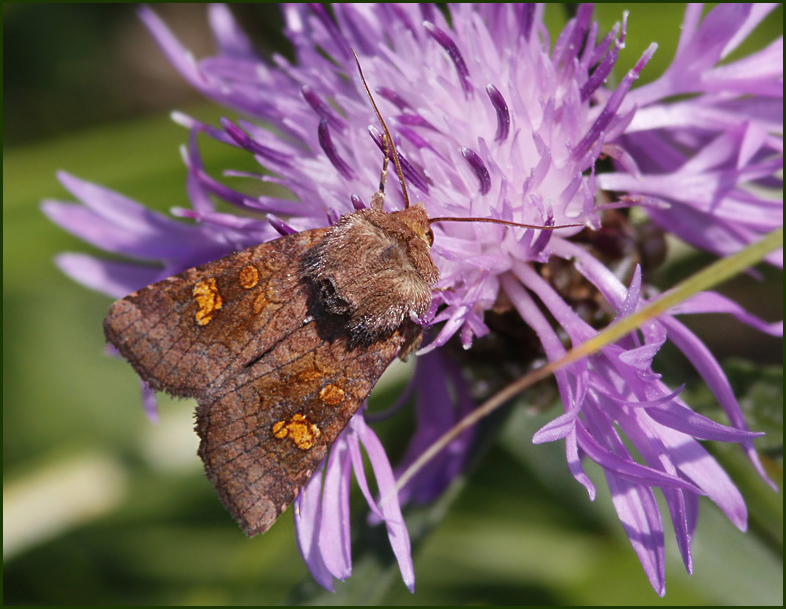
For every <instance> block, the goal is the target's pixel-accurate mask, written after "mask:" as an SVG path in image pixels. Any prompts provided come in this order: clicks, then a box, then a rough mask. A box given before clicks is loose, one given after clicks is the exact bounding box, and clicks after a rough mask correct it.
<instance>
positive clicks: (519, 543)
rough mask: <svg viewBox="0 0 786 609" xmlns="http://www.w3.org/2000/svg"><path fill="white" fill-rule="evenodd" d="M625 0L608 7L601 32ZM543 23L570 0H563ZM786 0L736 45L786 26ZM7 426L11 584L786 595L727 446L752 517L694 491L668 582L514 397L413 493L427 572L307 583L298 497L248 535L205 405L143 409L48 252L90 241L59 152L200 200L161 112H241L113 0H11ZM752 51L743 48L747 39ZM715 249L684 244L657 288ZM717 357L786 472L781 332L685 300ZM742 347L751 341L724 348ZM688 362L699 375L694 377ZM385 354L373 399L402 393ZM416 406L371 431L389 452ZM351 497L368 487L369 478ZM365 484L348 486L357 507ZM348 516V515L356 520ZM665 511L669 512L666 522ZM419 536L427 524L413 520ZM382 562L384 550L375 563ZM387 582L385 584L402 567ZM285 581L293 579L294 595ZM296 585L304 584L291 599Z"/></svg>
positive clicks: (648, 37)
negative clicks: (82, 1)
mask: <svg viewBox="0 0 786 609" xmlns="http://www.w3.org/2000/svg"><path fill="white" fill-rule="evenodd" d="M626 8H627V6H626V5H619V4H616V5H614V4H608V5H601V6H599V7H598V9H597V18H598V19H599V20H600V21H601V26H602V27H601V29H602V30H604V31H605V30H607V29H608V28H609V27H610V26H611V24H612V23H613V22H614V21H615V20H618V19H619V18H620V17H621V13H622V11H623V10H625V9H626ZM155 10H156V11H157V12H159V14H161V15H162V16H163V17H164V18H165V20H166V21H167V23H168V24H169V25H170V27H172V28H173V29H174V30H175V32H176V33H177V34H178V36H180V37H181V40H183V41H184V42H185V44H186V46H188V47H189V48H191V49H192V50H193V51H194V52H195V53H196V55H197V56H203V55H205V54H207V53H209V52H210V50H211V47H210V34H209V32H208V30H207V23H206V17H205V10H206V9H205V7H204V6H201V5H156V7H155ZM682 10H683V7H682V5H632V8H631V12H632V14H631V18H630V21H629V30H628V39H627V45H626V49H625V50H624V52H623V53H622V57H621V66H620V67H621V69H627V68H628V67H630V66H631V65H632V64H633V63H634V62H635V60H636V59H637V58H638V57H639V54H640V53H641V51H642V50H643V49H644V48H645V47H646V46H647V45H648V44H649V43H650V42H651V41H653V40H654V41H657V42H658V43H659V44H660V48H659V50H658V52H657V54H656V56H655V58H654V60H653V61H652V63H651V64H650V65H649V66H648V68H647V71H646V73H645V78H644V80H645V81H646V80H649V79H651V78H652V77H653V76H654V75H657V74H659V73H660V72H662V70H663V69H664V67H665V66H666V65H667V63H668V61H669V59H670V58H671V57H672V55H673V51H674V48H675V45H676V40H677V35H678V28H679V23H680V20H681V16H682ZM233 11H235V14H236V15H237V16H238V17H239V19H240V20H241V23H242V24H243V25H244V27H245V28H246V29H247V31H249V33H250V34H251V35H252V37H253V38H254V40H255V41H256V42H257V43H258V48H259V49H260V51H261V52H263V53H270V52H272V51H273V50H277V51H279V52H283V53H285V54H288V53H290V50H289V48H288V47H287V43H286V41H285V40H284V38H283V37H282V35H281V23H282V21H281V18H280V16H279V13H278V8H277V7H275V6H273V5H264V6H259V5H257V6H252V5H243V6H239V7H236V8H233ZM547 13H548V23H549V24H550V25H553V26H554V27H553V28H552V31H556V30H555V29H554V28H558V27H560V25H561V24H562V23H564V20H565V13H564V11H562V10H561V9H560V8H559V7H556V6H555V7H549V9H548V10H547ZM782 23H783V22H782V9H778V10H777V11H776V12H775V13H773V14H772V15H771V16H770V18H769V19H768V21H767V23H766V24H765V25H764V26H761V27H760V28H759V29H758V30H757V32H756V34H755V35H754V36H753V37H752V38H753V39H752V40H751V41H749V43H746V46H745V47H744V48H743V49H742V50H741V51H740V52H739V53H745V52H749V51H750V50H751V49H753V48H760V47H763V46H764V45H765V44H767V43H768V42H769V41H771V40H773V39H774V38H776V37H777V36H778V35H780V34H781V33H782ZM3 34H4V41H3V47H4V55H5V56H4V63H3V65H4V82H3V85H4V91H3V105H4V110H5V111H4V115H3V117H4V120H3V127H4V129H3V405H4V408H3V423H4V428H3V429H4V435H3V439H4V445H3V446H4V452H3V456H4V461H3V463H4V483H3V499H4V501H3V527H4V545H3V559H4V602H5V604H41V605H50V604H51V605H60V604H69V605H92V604H96V605H114V604H145V605H147V604H153V605H159V604H254V605H261V604H270V603H282V602H287V600H293V599H294V600H300V601H306V600H308V601H310V602H318V603H331V602H336V603H338V602H353V603H375V602H380V603H387V604H432V603H433V604H487V603H498V604H600V605H615V604H625V605H633V604H650V603H658V604H776V605H782V603H783V579H782V578H783V568H782V545H783V542H782V539H783V537H782V521H783V504H782V494H781V493H773V492H772V491H770V490H768V489H767V488H766V487H765V486H764V485H763V484H762V483H761V482H760V481H759V480H758V478H757V477H756V476H755V475H753V473H752V469H751V468H750V466H749V465H747V463H746V462H745V461H744V459H742V458H741V457H740V454H739V451H736V450H733V449H731V450H730V449H729V447H715V449H716V454H717V455H718V458H719V459H721V460H722V461H723V463H724V465H725V466H726V467H727V468H728V471H729V472H730V474H731V475H732V477H733V478H734V480H735V482H737V483H738V485H739V486H740V488H741V490H742V491H743V493H744V495H745V497H746V499H747V501H748V504H749V509H750V513H751V518H750V527H749V528H750V530H749V532H748V533H747V534H743V533H740V532H739V531H737V530H736V529H734V528H733V527H732V526H731V525H730V524H729V522H728V521H726V520H725V518H724V517H723V516H722V515H721V514H720V512H719V511H718V510H717V509H716V508H715V506H714V505H712V504H711V503H709V502H706V501H703V502H702V503H701V507H700V510H701V517H700V520H699V528H698V533H697V537H696V541H695V546H694V564H695V574H694V575H693V576H692V577H688V576H687V575H686V573H685V570H684V568H683V566H682V563H681V560H680V558H679V556H678V553H677V551H676V547H675V544H674V543H673V540H672V536H671V535H669V534H668V533H667V539H668V544H667V590H668V592H667V595H666V597H665V599H662V600H661V599H658V597H657V596H656V595H655V594H654V593H653V591H652V589H651V588H650V587H649V585H648V583H647V581H646V578H645V577H644V575H643V572H642V570H641V567H640V566H639V563H638V561H637V560H636V558H635V555H634V553H633V551H632V549H631V547H630V545H629V543H628V541H627V539H626V538H625V536H624V534H623V531H622V527H621V526H620V524H619V522H618V520H617V518H616V516H615V514H614V513H613V510H612V508H611V504H610V500H609V497H608V491H607V489H606V487H605V483H604V481H603V477H602V473H601V472H600V471H598V470H592V469H591V470H590V475H591V476H592V478H593V480H594V481H595V483H596V485H597V486H598V495H599V496H598V499H597V500H596V501H595V502H594V503H590V502H589V501H588V500H587V497H586V493H585V492H584V490H583V488H582V487H580V486H579V485H578V484H577V483H575V482H574V481H573V479H572V478H571V477H570V475H569V474H568V472H567V468H566V466H565V459H564V450H563V445H562V444H561V443H560V444H558V445H547V446H539V447H534V446H532V444H531V442H530V439H531V437H532V434H533V433H534V431H535V430H537V429H538V428H539V427H540V426H541V425H543V424H544V423H545V422H546V421H547V420H549V419H551V418H553V417H554V416H555V415H556V412H558V411H556V410H551V411H549V412H547V413H545V414H535V413H532V412H530V411H529V410H528V409H527V408H526V407H524V406H520V407H518V408H516V409H513V410H512V411H511V413H510V417H509V419H508V420H507V421H506V423H505V426H504V428H503V429H504V431H503V432H502V433H501V434H500V436H499V438H498V439H497V441H496V442H495V443H494V444H493V445H492V446H491V447H490V448H489V450H488V454H486V455H485V457H484V458H483V459H481V460H480V461H479V463H478V465H477V466H476V468H475V469H474V471H472V472H471V475H469V476H468V479H467V481H466V482H465V483H462V484H459V485H457V487H456V488H455V489H453V492H451V493H450V494H449V496H448V497H446V498H445V499H444V500H443V501H442V502H441V503H440V504H439V505H437V506H435V507H434V508H433V509H431V510H426V511H421V512H418V513H413V514H411V515H410V516H409V518H411V519H412V520H411V521H410V520H408V522H412V524H411V528H412V529H413V530H416V529H419V528H420V527H423V530H424V531H427V532H428V534H424V535H423V536H422V538H419V539H418V540H416V541H417V547H416V550H415V569H416V577H417V593H416V594H415V595H414V596H412V595H410V594H409V593H408V592H407V591H406V589H405V588H404V586H403V584H402V583H401V581H400V578H399V577H398V575H397V574H396V572H395V571H393V572H390V571H389V570H388V571H385V563H384V558H383V559H382V563H379V562H376V561H375V558H374V556H373V555H371V554H370V555H369V556H360V555H358V559H357V561H356V564H355V575H354V576H353V577H352V578H351V579H350V580H349V581H348V583H347V584H344V585H340V586H339V590H340V593H339V594H337V595H320V596H311V595H312V594H313V593H314V592H315V586H314V585H313V584H312V583H311V582H310V578H309V576H308V573H307V570H306V568H305V566H304V564H303V562H302V561H301V559H300V557H299V555H298V553H297V550H296V547H295V543H294V539H293V527H292V517H291V514H290V513H289V512H288V513H287V514H286V515H285V516H284V517H282V518H281V520H280V522H278V523H277V524H276V526H274V527H273V528H272V529H271V531H269V532H268V533H266V534H265V535H264V536H261V537H258V538H255V539H253V540H248V539H246V538H245V537H244V536H243V534H242V533H241V532H240V530H239V529H238V527H237V526H236V525H235V523H234V522H233V521H232V519H231V518H230V517H229V515H228V514H227V513H226V512H225V511H224V508H223V507H222V506H221V504H220V502H219V501H218V500H217V498H216V496H215V492H214V490H213V489H212V487H211V486H210V484H209V483H208V482H207V480H206V479H205V477H204V475H203V474H202V469H201V463H200V461H199V459H198V457H197V456H196V446H197V439H196V436H195V434H194V433H193V430H192V409H193V404H192V403H190V402H186V401H170V400H167V399H165V398H163V397H162V399H161V420H160V421H159V422H158V423H157V424H151V423H149V422H148V421H147V420H146V419H145V417H144V415H143V413H142V410H141V408H140V401H139V389H138V384H137V381H136V378H135V376H134V374H133V372H132V371H131V369H130V367H129V366H127V365H126V364H125V363H122V362H120V361H118V360H115V359H112V358H108V357H106V356H105V355H104V353H103V346H104V340H103V335H102V330H101V321H102V319H103V316H104V314H105V313H106V309H107V307H108V305H109V304H110V300H109V299H108V298H106V297H104V296H102V295H99V294H95V293H93V292H90V291H88V290H87V289H85V288H83V287H81V286H79V285H76V284H74V283H73V282H71V281H70V280H68V279H67V278H66V277H64V276H63V275H62V274H61V273H60V272H59V271H58V270H57V269H56V268H55V266H54V265H53V262H52V261H53V257H54V256H55V255H56V254H57V253H59V252H63V251H77V252H92V253H95V252H93V250H91V248H90V247H89V246H87V245H85V244H84V243H82V242H80V241H79V240H77V239H75V238H73V237H71V236H70V235H68V234H66V233H65V232H63V231H61V230H60V229H58V228H57V227H56V226H54V225H52V224H50V223H49V222H48V221H47V220H46V219H45V218H44V216H43V215H42V214H41V212H40V210H39V205H40V202H41V201H42V200H43V199H46V198H51V199H59V200H71V198H70V196H69V195H68V194H67V193H66V191H65V190H64V189H63V188H62V187H61V186H60V184H59V183H58V182H57V180H56V179H55V172H56V171H57V170H59V169H63V170H67V171H69V172H70V173H73V174H75V175H76V176H78V177H81V178H83V179H86V180H90V181H93V182H96V183H99V184H103V185H105V186H108V187H110V188H112V189H114V190H116V191H118V192H120V193H123V194H125V195H127V196H129V197H131V198H133V199H135V200H138V201H140V202H142V203H144V204H145V205H148V206H150V207H153V208H156V209H159V210H166V209H168V208H170V207H172V206H185V205H187V200H186V196H185V189H184V178H185V171H184V168H183V166H182V164H181V161H180V156H179V154H178V146H179V145H181V144H183V143H184V142H185V141H186V138H187V133H186V132H185V131H184V130H183V129H182V128H180V127H178V126H176V125H174V124H173V123H172V122H171V121H170V120H169V118H168V114H169V112H170V111H171V110H173V109H180V110H183V111H185V112H187V113H189V114H192V115H196V116H198V117H200V118H204V119H206V120H210V121H213V122H216V121H217V119H218V117H220V116H222V115H223V114H225V113H226V111H222V110H220V109H217V108H215V107H212V106H210V105H209V104H207V103H205V102H203V101H202V100H201V99H200V98H199V97H197V96H196V95H194V93H193V92H192V91H191V90H190V89H189V87H187V86H186V85H185V84H183V83H182V81H181V80H180V78H179V77H178V76H177V75H176V73H175V72H174V71H173V70H172V69H171V68H170V67H169V66H168V64H167V62H166V61H165V59H164V58H163V57H162V56H161V54H160V52H159V50H158V47H157V46H156V45H155V44H154V42H153V41H152V39H151V37H150V36H149V35H148V33H147V32H146V30H145V29H144V28H143V26H142V25H141V23H140V22H139V21H138V20H137V18H136V15H135V13H134V10H133V8H132V7H129V6H122V5H29V4H4V5H3ZM739 53H738V54H739ZM203 150H204V154H205V161H206V164H207V166H208V168H209V169H210V170H212V173H213V175H217V174H218V172H219V171H221V170H222V169H224V168H227V167H232V168H244V167H245V168H251V166H250V165H249V163H250V161H249V159H248V158H246V157H245V156H244V155H241V154H239V153H238V152H237V151H235V150H233V149H228V148H223V147H220V146H211V145H206V146H205V147H204V148H203ZM707 262H709V258H707V257H704V256H697V255H688V254H683V255H682V256H680V257H679V258H676V259H675V260H674V261H673V263H672V266H671V267H670V269H669V271H668V272H665V273H664V274H663V276H662V278H661V279H662V281H663V283H664V285H669V284H670V282H673V280H674V279H675V278H676V277H682V276H684V275H687V274H688V273H690V272H691V271H692V270H695V269H697V268H700V267H701V266H702V265H704V264H706V263H707ZM762 272H763V273H764V281H757V280H755V279H754V278H752V277H749V276H745V277H741V278H738V279H737V280H735V281H733V282H730V283H729V284H728V285H726V286H724V287H723V291H725V292H726V293H729V294H731V295H732V297H734V298H735V299H736V300H738V301H739V302H741V303H742V304H744V305H745V306H746V307H748V309H749V310H751V311H752V312H754V313H756V314H758V315H761V316H763V317H765V318H766V319H768V320H775V319H780V318H782V314H783V299H782V287H783V278H782V274H781V273H780V272H772V271H770V270H768V269H762ZM691 322H692V324H693V326H692V327H694V328H695V329H696V331H697V332H699V333H700V334H701V335H702V337H703V338H705V339H706V341H707V342H708V344H710V346H711V347H712V348H713V350H714V352H715V353H716V354H717V355H718V357H719V359H721V361H723V362H724V366H725V368H726V369H727V370H728V371H729V373H730V375H731V377H732V380H733V382H734V384H735V389H736V390H737V395H738V396H739V397H741V398H743V399H742V402H743V406H744V407H745V408H746V409H747V411H748V412H749V416H750V417H751V419H750V422H751V425H752V427H753V428H754V429H756V430H766V431H768V432H769V435H768V437H767V438H766V439H764V440H762V441H761V443H760V444H759V443H757V446H760V448H761V449H762V450H763V451H764V454H765V462H766V464H767V465H768V467H769V468H770V471H771V474H772V476H773V477H774V479H775V480H776V481H777V483H778V484H779V485H781V483H782V403H783V402H782V367H783V364H782V343H781V341H779V340H775V339H771V338H768V337H764V336H762V335H760V334H757V333H755V332H753V331H750V330H749V329H747V328H745V327H743V326H741V325H740V324H737V323H736V322H734V321H729V322H728V323H727V322H726V320H724V322H723V323H724V327H723V332H718V331H717V327H718V326H717V323H718V320H717V318H707V319H706V320H702V319H697V320H691ZM733 355H738V356H741V357H743V358H745V359H744V360H739V359H738V360H731V359H728V358H730V357H731V356H733ZM660 362H661V365H662V366H663V370H664V372H665V373H666V375H667V377H669V378H672V379H674V381H673V385H674V386H676V385H679V384H680V383H682V382H683V380H684V379H686V378H687V380H688V381H689V385H688V387H689V389H688V391H689V392H690V395H691V396H692V399H693V403H694V404H696V405H697V407H700V408H703V409H704V410H703V411H704V412H709V413H714V412H717V406H716V405H715V404H714V403H713V401H712V399H711V398H710V397H709V396H707V395H706V391H703V390H702V388H701V385H700V383H698V382H697V381H696V380H695V379H694V378H693V377H692V376H691V374H692V371H691V370H690V369H686V368H683V367H681V366H682V364H681V362H680V360H679V358H677V357H676V356H674V354H673V353H671V352H666V353H664V354H663V355H661V356H660ZM691 381H692V382H691ZM397 383H401V376H400V375H398V376H397V375H393V377H392V378H391V379H388V380H386V381H385V386H384V387H382V388H381V390H380V391H378V392H376V394H375V396H374V400H375V404H374V405H373V407H374V408H376V407H382V405H383V403H384V402H385V401H386V400H388V399H391V398H392V397H393V396H395V393H396V387H397ZM406 423H407V422H406V421H404V422H403V423H400V422H399V423H397V422H392V423H389V424H388V425H385V426H382V427H381V429H380V430H379V433H380V435H382V439H383V442H384V443H385V445H386V446H390V447H391V448H390V450H391V452H392V453H393V454H395V453H396V450H400V448H397V447H400V442H401V438H402V433H403V432H404V431H405V427H406ZM355 498H357V497H355ZM362 503H363V502H362V500H361V501H359V502H358V503H357V506H358V507H359V508H360V507H361V505H362ZM363 523H364V520H363V517H362V514H361V513H360V512H358V515H357V529H358V530H362V529H363V527H364V525H363ZM668 526H669V525H668V524H667V527H668ZM416 536H417V535H416ZM380 571H382V572H381V573H380ZM388 584H389V585H388ZM293 589H294V590H296V592H294V593H293ZM293 594H294V596H292V595H293Z"/></svg>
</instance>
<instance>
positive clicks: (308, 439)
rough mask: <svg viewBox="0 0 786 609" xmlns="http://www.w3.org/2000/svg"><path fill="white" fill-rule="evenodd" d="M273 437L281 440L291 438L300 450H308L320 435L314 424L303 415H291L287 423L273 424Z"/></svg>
mask: <svg viewBox="0 0 786 609" xmlns="http://www.w3.org/2000/svg"><path fill="white" fill-rule="evenodd" d="M272 431H273V437H275V438H278V439H279V440H283V439H284V438H286V437H289V438H292V441H293V442H294V443H295V446H297V447H298V448H299V449H300V450H308V449H309V448H311V447H312V446H314V443H315V442H316V441H317V438H319V436H321V435H322V432H320V431H319V427H317V426H316V425H315V424H314V423H312V422H311V421H309V420H308V419H307V418H306V417H305V416H304V415H302V414H300V413H297V414H294V415H292V417H291V418H290V419H289V421H288V422H287V421H279V422H278V423H274V424H273V428H272Z"/></svg>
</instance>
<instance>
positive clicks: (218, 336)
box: [104, 58, 558, 536]
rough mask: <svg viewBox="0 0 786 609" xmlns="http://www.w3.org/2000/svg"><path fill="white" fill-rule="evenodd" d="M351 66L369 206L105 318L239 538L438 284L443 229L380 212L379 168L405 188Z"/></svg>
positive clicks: (364, 392) (263, 519) (260, 525)
mask: <svg viewBox="0 0 786 609" xmlns="http://www.w3.org/2000/svg"><path fill="white" fill-rule="evenodd" d="M356 59H357V58H356ZM358 70H359V71H360V77H361V79H362V81H363V85H364V87H365V88H366V92H367V94H368V97H369V99H370V101H371V104H372V106H373V107H374V111H375V113H376V115H377V118H378V119H379V121H380V123H381V124H382V127H383V130H384V134H385V135H384V137H383V144H384V148H385V151H384V152H385V154H384V159H383V169H382V176H381V179H380V187H379V191H378V192H376V193H375V194H374V195H373V196H372V200H371V207H370V208H369V209H362V210H359V211H354V212H351V213H348V214H346V215H345V216H343V217H342V218H341V219H340V220H339V221H338V222H337V223H336V224H335V225H333V226H331V227H327V228H318V229H313V230H308V231H304V232H301V233H297V234H293V235H289V236H285V237H281V238H279V239H276V240H274V241H270V242H267V243H263V244H261V245H258V246H256V247H252V248H249V249H246V250H244V251H241V252H237V253H234V254H231V255H229V256H227V257H225V258H222V259H220V260H216V261H214V262H210V263H208V264H204V265H202V266H198V267H196V268H192V269H189V270H187V271H185V272H183V273H181V274H179V275H176V276H174V277H170V278H168V279H165V280H163V281H161V282H159V283H156V284H153V285H150V286H148V287H146V288H143V289H141V290H139V291H137V292H134V293H133V294H130V295H129V296H127V297H125V298H123V299H122V300H120V301H118V302H116V303H114V304H113V305H112V307H111V308H110V309H109V312H108V314H107V316H106V319H105V320H104V331H105V334H106V338H107V340H108V341H109V343H111V344H112V345H114V346H115V347H116V348H117V350H118V351H119V352H120V354H121V355H122V356H123V357H124V358H125V359H126V360H128V361H129V362H130V363H131V365H132V366H133V367H134V369H135V370H136V372H137V373H138V374H139V376H140V377H141V379H142V380H143V381H144V382H146V383H147V384H148V385H149V386H150V387H151V388H152V389H155V390H158V391H166V392H167V393H169V394H171V395H173V396H178V397H190V398H196V400H197V402H198V407H197V410H196V432H197V434H198V435H199V438H200V445H199V456H200V457H201V458H202V461H203V462H204V466H205V471H206V474H207V477H208V478H209V479H210V481H211V482H212V483H213V484H214V486H215V487H216V490H217V491H218V495H219V497H220V499H221V501H222V502H223V503H224V505H225V506H226V507H227V509H228V510H229V511H230V512H231V514H232V515H233V516H234V518H235V519H236V520H237V522H238V523H239V524H240V526H241V528H242V529H243V531H244V532H245V533H246V534H247V535H248V536H253V535H256V534H258V533H263V532H265V531H266V530H267V529H268V528H269V527H270V526H271V525H272V524H273V523H274V522H275V521H276V519H277V518H278V517H279V515H280V514H281V513H282V512H283V511H284V510H285V509H286V508H287V506H288V505H289V504H290V503H291V502H292V501H293V499H294V498H295V496H296V494H297V492H298V491H299V489H300V488H301V487H302V486H303V485H304V484H305V483H306V481H307V480H308V478H309V476H310V475H311V474H312V473H313V471H314V470H315V469H316V468H317V466H318V464H319V463H320V461H321V460H322V459H323V458H324V457H325V456H326V455H327V453H328V451H329V449H330V447H331V445H332V444H333V443H334V442H335V441H336V439H337V438H338V436H339V434H340V433H341V431H342V430H343V429H344V428H345V427H346V425H347V424H348V423H349V420H350V419H351V417H352V416H353V415H354V414H355V412H356V411H357V410H358V408H359V407H360V405H361V404H362V403H363V401H364V400H365V399H366V398H367V397H368V395H369V393H370V392H371V389H372V388H373V387H374V385H375V383H376V382H377V380H378V379H379V377H380V376H381V375H382V373H383V372H384V371H385V369H386V368H387V367H388V365H390V363H391V362H392V361H393V360H394V359H395V358H396V357H406V355H407V354H409V353H411V352H412V351H413V350H414V349H415V348H416V347H417V346H418V344H419V343H420V340H421V336H422V332H423V330H422V328H421V327H420V325H418V323H417V320H419V319H421V318H422V317H423V316H424V314H425V313H426V312H427V311H428V310H429V307H430V306H431V301H432V288H433V287H434V286H435V284H436V283H437V281H438V280H439V271H438V269H437V267H436V265H435V264H434V262H433V260H432V259H431V255H430V247H431V245H432V243H433V239H434V237H433V233H432V231H431V228H430V224H431V222H434V221H442V220H444V219H431V220H430V219H429V217H428V214H427V213H426V209H425V207H424V206H423V205H422V204H415V205H411V206H410V205H407V206H406V207H405V208H404V209H403V210H401V211H395V212H390V213H386V212H384V211H383V210H382V206H383V202H384V199H385V194H384V184H385V176H386V173H387V165H388V159H389V158H392V159H393V161H394V164H395V166H396V169H397V173H398V177H399V180H400V182H401V186H402V190H403V192H404V193H405V201H408V197H407V195H406V185H405V183H404V178H403V173H402V171H401V167H400V164H399V160H398V155H397V153H396V150H395V146H394V145H393V139H392V137H391V135H390V132H389V131H388V128H387V126H386V125H385V122H384V120H383V119H382V116H381V114H380V112H379V110H378V108H377V106H376V104H375V103H374V99H373V97H372V96H371V93H370V91H369V89H368V86H367V85H366V82H365V79H364V78H363V73H362V70H360V64H359V63H358ZM459 220H461V219H459ZM503 223H505V224H513V223H507V222H503ZM516 226H524V225H516ZM532 228H558V227H532Z"/></svg>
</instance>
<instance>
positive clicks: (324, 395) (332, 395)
mask: <svg viewBox="0 0 786 609" xmlns="http://www.w3.org/2000/svg"><path fill="white" fill-rule="evenodd" d="M319 399H320V400H322V401H323V402H325V404H327V405H328V406H338V405H339V404H341V402H342V401H343V400H344V390H343V389H342V388H341V387H336V386H335V385H325V386H324V387H323V388H322V391H320V392H319Z"/></svg>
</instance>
